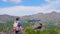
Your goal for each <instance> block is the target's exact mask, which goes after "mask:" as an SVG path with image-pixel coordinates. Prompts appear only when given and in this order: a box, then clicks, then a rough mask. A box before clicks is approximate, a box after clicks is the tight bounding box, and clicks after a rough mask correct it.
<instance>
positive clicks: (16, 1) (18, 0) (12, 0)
mask: <svg viewBox="0 0 60 34" xmlns="http://www.w3.org/2000/svg"><path fill="white" fill-rule="evenodd" d="M10 2H13V3H21V2H22V1H21V0H10Z"/></svg>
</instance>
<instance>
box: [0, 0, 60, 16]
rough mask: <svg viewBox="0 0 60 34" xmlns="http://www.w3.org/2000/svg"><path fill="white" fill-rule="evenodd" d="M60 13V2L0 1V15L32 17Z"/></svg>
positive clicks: (42, 0) (45, 0) (32, 0)
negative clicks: (39, 14) (53, 12)
mask: <svg viewBox="0 0 60 34" xmlns="http://www.w3.org/2000/svg"><path fill="white" fill-rule="evenodd" d="M52 11H56V12H60V0H0V15H1V14H8V15H13V16H25V15H33V14H37V13H50V12H52Z"/></svg>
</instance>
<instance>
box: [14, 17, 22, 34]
mask: <svg viewBox="0 0 60 34" xmlns="http://www.w3.org/2000/svg"><path fill="white" fill-rule="evenodd" d="M13 29H14V32H15V33H16V34H17V33H20V32H21V33H23V28H22V24H21V21H20V20H19V17H17V18H16V20H15V21H14V24H13Z"/></svg>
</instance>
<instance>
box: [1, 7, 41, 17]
mask: <svg viewBox="0 0 60 34" xmlns="http://www.w3.org/2000/svg"><path fill="white" fill-rule="evenodd" d="M40 10H41V8H40V7H32V6H15V7H10V8H2V9H0V13H2V14H10V15H16V16H23V15H30V14H36V13H38V12H39V11H40Z"/></svg>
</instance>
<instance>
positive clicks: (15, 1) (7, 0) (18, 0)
mask: <svg viewBox="0 0 60 34" xmlns="http://www.w3.org/2000/svg"><path fill="white" fill-rule="evenodd" d="M2 1H3V2H12V3H16V4H18V3H21V2H22V0H2Z"/></svg>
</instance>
